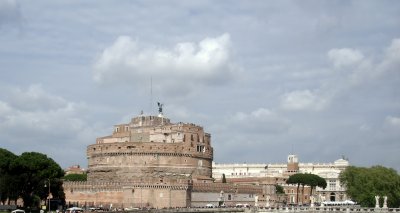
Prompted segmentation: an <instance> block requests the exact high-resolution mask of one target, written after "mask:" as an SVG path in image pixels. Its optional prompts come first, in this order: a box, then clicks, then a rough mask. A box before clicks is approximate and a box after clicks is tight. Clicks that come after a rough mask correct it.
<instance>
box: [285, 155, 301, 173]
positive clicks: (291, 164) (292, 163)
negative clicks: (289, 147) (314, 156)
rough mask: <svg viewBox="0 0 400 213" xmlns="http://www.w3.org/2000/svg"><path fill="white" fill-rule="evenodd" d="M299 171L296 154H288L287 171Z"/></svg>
mask: <svg viewBox="0 0 400 213" xmlns="http://www.w3.org/2000/svg"><path fill="white" fill-rule="evenodd" d="M298 171H299V159H298V158H297V155H288V160H287V172H288V173H297V172H298Z"/></svg>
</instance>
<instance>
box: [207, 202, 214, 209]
mask: <svg viewBox="0 0 400 213" xmlns="http://www.w3.org/2000/svg"><path fill="white" fill-rule="evenodd" d="M206 207H207V208H214V204H212V203H209V204H207V205H206Z"/></svg>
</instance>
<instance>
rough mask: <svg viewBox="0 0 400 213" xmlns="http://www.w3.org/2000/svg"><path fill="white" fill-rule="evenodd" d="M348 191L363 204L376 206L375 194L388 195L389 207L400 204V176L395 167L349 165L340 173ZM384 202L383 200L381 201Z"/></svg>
mask: <svg viewBox="0 0 400 213" xmlns="http://www.w3.org/2000/svg"><path fill="white" fill-rule="evenodd" d="M340 182H341V183H342V184H343V185H344V186H345V187H346V193H347V195H349V196H350V197H351V198H352V199H353V200H354V201H356V202H357V203H359V204H360V205H361V206H366V207H373V206H375V196H376V195H378V196H380V197H381V199H382V198H383V196H387V197H388V199H387V204H388V207H398V206H399V205H400V176H399V174H398V173H397V172H396V170H394V169H390V168H386V167H383V166H374V167H371V168H364V167H355V166H349V167H347V168H346V170H345V171H343V172H342V173H341V174H340ZM380 203H381V204H382V200H381V202H380Z"/></svg>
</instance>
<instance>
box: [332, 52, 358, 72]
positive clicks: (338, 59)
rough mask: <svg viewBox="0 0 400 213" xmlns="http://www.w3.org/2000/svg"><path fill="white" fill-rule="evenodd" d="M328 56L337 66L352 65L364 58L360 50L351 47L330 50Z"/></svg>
mask: <svg viewBox="0 0 400 213" xmlns="http://www.w3.org/2000/svg"><path fill="white" fill-rule="evenodd" d="M328 57H329V59H330V60H331V61H332V63H333V65H334V66H335V67H336V68H341V67H346V66H352V65H355V64H358V63H360V62H361V61H362V60H363V59H364V55H363V54H362V53H361V52H360V51H358V50H355V49H350V48H342V49H332V50H329V52H328Z"/></svg>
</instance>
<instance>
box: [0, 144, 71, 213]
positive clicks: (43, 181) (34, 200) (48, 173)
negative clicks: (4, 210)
mask: <svg viewBox="0 0 400 213" xmlns="http://www.w3.org/2000/svg"><path fill="white" fill-rule="evenodd" d="M0 171H1V173H0V192H1V200H2V202H4V201H5V200H7V199H9V200H16V199H18V198H22V199H23V201H24V207H31V206H38V205H39V201H40V200H45V199H47V198H48V196H49V190H50V192H51V194H52V196H53V198H55V199H61V200H64V199H65V195H64V192H63V189H62V181H61V179H60V178H61V177H63V176H64V171H63V170H62V169H61V167H60V166H59V165H58V164H57V163H56V162H55V161H53V159H51V158H48V157H47V156H46V155H44V154H41V153H37V152H25V153H22V154H21V155H20V156H16V155H14V154H12V153H11V152H9V151H8V150H5V149H0ZM49 187H50V188H49Z"/></svg>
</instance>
